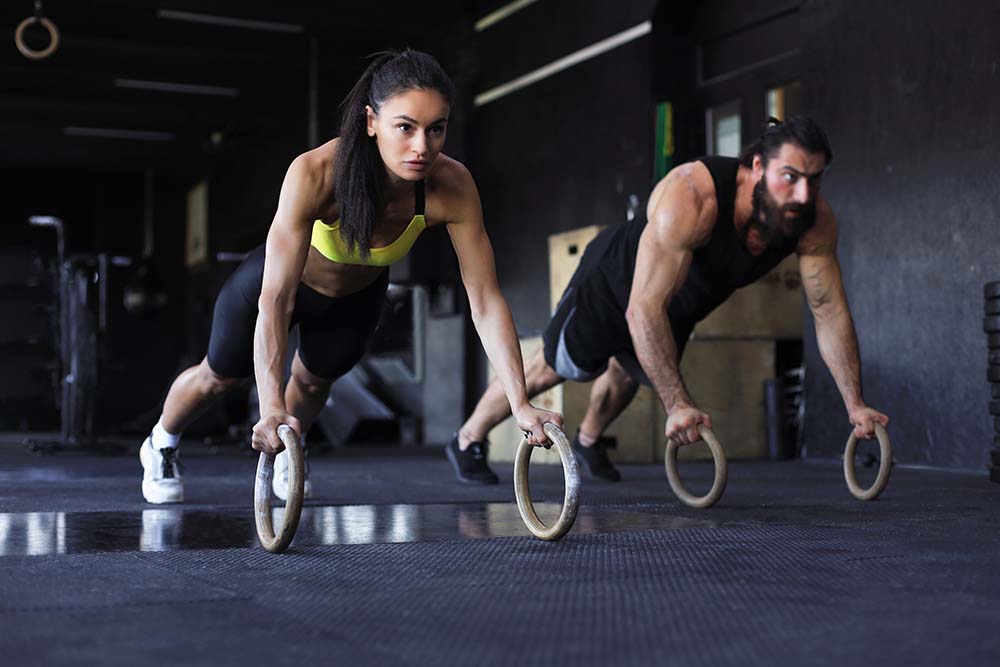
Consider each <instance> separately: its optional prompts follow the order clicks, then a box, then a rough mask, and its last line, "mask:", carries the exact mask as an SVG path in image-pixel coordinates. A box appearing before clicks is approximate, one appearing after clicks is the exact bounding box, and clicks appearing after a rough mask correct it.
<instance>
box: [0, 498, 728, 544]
mask: <svg viewBox="0 0 1000 667" xmlns="http://www.w3.org/2000/svg"><path fill="white" fill-rule="evenodd" d="M559 509H560V506H559V505H558V504H557V503H538V504H537V505H536V510H537V511H538V514H539V517H540V518H541V519H542V521H543V522H548V521H553V520H555V518H556V517H557V516H558V515H559ZM272 512H273V520H274V524H275V525H276V526H277V525H280V523H281V520H282V517H283V512H284V510H283V508H281V507H276V508H274V509H273V510H272ZM715 525H716V524H715V523H714V522H712V521H708V520H702V519H691V518H687V517H678V516H667V515H663V514H659V513H653V512H641V511H634V510H626V509H618V508H607V507H589V508H588V507H584V508H581V510H580V513H579V515H578V516H577V519H576V523H575V524H574V527H573V532H574V534H597V533H616V532H625V531H636V530H653V529H659V530H676V529H682V528H711V527H714V526H715ZM526 535H529V533H528V531H527V529H526V528H525V527H524V523H523V522H522V521H521V517H520V515H519V514H518V511H517V506H516V505H514V504H510V503H462V504H432V505H345V506H327V507H305V508H303V510H302V519H301V522H300V523H299V529H298V533H297V535H296V538H295V541H294V542H293V543H292V546H293V548H294V547H304V546H312V545H334V544H391V543H400V542H441V541H448V540H462V539H488V538H493V537H519V536H526ZM256 546H257V537H256V532H255V529H254V523H253V514H252V513H251V512H249V511H239V510H231V511H214V512H213V511H198V510H184V509H182V508H180V507H163V508H153V509H147V510H143V511H142V512H141V513H138V514H137V513H134V512H26V513H18V514H15V513H11V514H0V556H15V555H18V556H21V555H27V556H47V555H51V554H68V553H101V552H112V551H170V550H176V549H228V548H241V547H256Z"/></svg>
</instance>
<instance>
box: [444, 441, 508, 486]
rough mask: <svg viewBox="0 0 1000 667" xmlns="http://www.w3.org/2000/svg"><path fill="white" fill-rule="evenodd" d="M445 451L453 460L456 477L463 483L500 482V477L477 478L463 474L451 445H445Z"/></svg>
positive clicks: (488, 483) (487, 484) (484, 484)
mask: <svg viewBox="0 0 1000 667" xmlns="http://www.w3.org/2000/svg"><path fill="white" fill-rule="evenodd" d="M444 453H445V456H447V457H448V460H449V461H450V462H451V465H452V468H453V469H454V471H455V477H457V478H458V481H459V482H461V483H462V484H472V485H475V486H489V485H490V484H499V483H500V480H499V479H498V478H495V479H476V478H474V477H464V476H463V475H462V468H461V467H460V466H459V465H458V460H456V459H455V454H454V453H453V452H452V451H451V447H445V448H444Z"/></svg>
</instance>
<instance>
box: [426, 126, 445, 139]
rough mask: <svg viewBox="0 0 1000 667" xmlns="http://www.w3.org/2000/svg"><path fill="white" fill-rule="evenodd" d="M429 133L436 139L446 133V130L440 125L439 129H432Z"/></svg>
mask: <svg viewBox="0 0 1000 667" xmlns="http://www.w3.org/2000/svg"><path fill="white" fill-rule="evenodd" d="M428 133H429V134H431V135H433V136H435V137H436V136H438V135H440V134H443V133H444V128H443V127H441V126H440V125H439V126H437V127H432V128H431V129H430V130H428Z"/></svg>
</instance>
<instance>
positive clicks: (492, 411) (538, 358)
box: [458, 350, 563, 450]
mask: <svg viewBox="0 0 1000 667" xmlns="http://www.w3.org/2000/svg"><path fill="white" fill-rule="evenodd" d="M524 380H525V384H526V389H527V391H528V398H529V399H531V398H534V397H535V396H537V395H538V394H540V393H542V392H543V391H545V390H546V389H551V388H552V387H554V386H556V385H557V384H559V383H560V382H562V381H563V378H562V377H560V375H559V374H558V373H556V372H555V371H554V370H552V368H550V367H549V365H548V363H546V361H545V354H544V353H543V351H542V350H538V352H537V353H536V354H535V355H534V356H533V357H532V358H531V360H530V361H529V362H528V363H527V364H526V365H525V369H524ZM509 416H510V403H509V402H508V401H507V396H506V394H504V391H503V385H502V384H501V383H500V379H499V378H493V381H492V382H490V384H489V386H488V387H487V388H486V392H485V393H484V394H483V396H482V398H480V399H479V403H477V404H476V409H475V410H473V411H472V416H470V417H469V419H468V420H467V421H466V422H465V423H464V424H463V425H462V427H461V428H460V429H459V430H458V443H459V447H460V448H461V449H462V450H465V449H466V448H467V447H468V446H469V443H471V442H482V441H484V440H486V435H487V434H488V433H489V432H490V431H492V430H493V428H494V427H495V426H496V425H497V424H499V423H500V422H502V421H503V420H504V419H506V418H507V417H509Z"/></svg>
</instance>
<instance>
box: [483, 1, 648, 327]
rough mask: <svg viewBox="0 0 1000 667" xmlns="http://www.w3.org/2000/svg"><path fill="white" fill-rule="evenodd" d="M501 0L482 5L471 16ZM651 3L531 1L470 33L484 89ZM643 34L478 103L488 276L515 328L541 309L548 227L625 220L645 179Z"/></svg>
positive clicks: (618, 28)
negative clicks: (492, 270) (495, 279)
mask: <svg viewBox="0 0 1000 667" xmlns="http://www.w3.org/2000/svg"><path fill="white" fill-rule="evenodd" d="M504 4H507V3H503V2H493V3H484V7H483V9H484V10H486V11H483V12H482V14H483V15H486V14H487V13H488V11H489V10H490V9H493V8H495V7H497V6H500V5H504ZM655 5H656V3H655V2H654V1H652V0H649V1H644V2H626V3H616V10H617V11H615V12H608V11H607V5H606V3H604V2H602V1H600V0H585V1H583V2H579V1H577V2H574V1H572V0H546V1H545V2H537V3H535V4H532V5H529V6H527V7H526V8H524V9H522V10H520V11H518V12H516V13H515V14H513V15H511V16H509V17H508V18H506V19H504V20H502V21H500V22H498V23H496V24H494V25H493V26H491V27H489V28H487V29H485V30H482V31H481V32H479V33H478V39H477V49H478V53H479V74H480V76H479V80H478V86H477V91H478V92H484V91H488V90H490V89H492V88H494V87H496V86H500V85H502V84H504V83H507V82H509V81H511V80H513V79H516V78H518V77H521V76H523V75H525V74H528V73H529V72H532V71H534V70H536V69H538V68H541V67H543V66H545V65H548V64H550V63H552V62H553V61H556V60H558V59H560V58H563V57H564V56H567V55H568V54H571V53H573V52H575V51H577V50H580V49H583V48H585V47H588V46H591V45H592V44H594V43H596V42H599V41H601V40H603V39H605V38H608V37H611V36H613V35H615V34H618V33H620V32H622V31H624V30H627V29H629V28H632V27H634V26H636V25H637V24H640V23H643V22H645V21H647V20H649V19H650V17H651V16H652V14H653V9H654V8H655ZM649 71H650V37H649V36H648V35H646V36H643V37H640V38H638V39H636V40H634V41H631V42H629V43H627V44H624V45H622V46H619V47H617V48H615V49H613V50H611V51H608V52H606V53H603V54H601V55H598V56H596V57H594V58H592V59H590V60H586V61H584V62H581V63H579V64H577V65H574V66H572V67H570V68H568V69H565V70H563V71H561V72H558V73H556V74H554V75H552V76H550V77H548V78H545V79H543V80H540V81H538V82H537V83H534V84H532V85H530V86H528V87H526V88H523V89H521V90H518V91H515V92H512V93H510V94H509V95H506V96H504V97H501V98H499V99H497V100H495V101H492V102H489V103H487V104H483V105H481V106H478V107H477V109H476V111H475V114H474V116H473V123H472V128H471V136H470V142H471V147H470V153H471V163H472V170H473V174H474V175H475V176H476V177H477V182H478V184H479V189H480V195H481V197H482V201H483V211H484V215H485V219H486V228H487V231H488V232H489V234H490V240H491V241H492V242H493V249H494V252H495V253H496V259H497V273H498V275H499V278H500V284H501V287H502V289H503V292H504V295H505V296H506V297H507V300H508V302H509V303H510V306H511V309H512V310H513V312H514V320H515V323H516V325H517V329H518V332H519V334H520V335H521V336H529V335H534V334H537V333H538V332H539V331H540V330H541V329H543V328H544V326H545V324H546V323H547V322H548V317H549V295H548V293H547V288H546V287H545V286H547V285H548V283H549V267H548V244H547V239H548V236H549V235H550V234H554V233H557V232H562V231H566V230H570V229H575V228H577V227H584V226H587V225H594V224H602V225H613V224H619V223H622V222H625V220H626V211H627V208H628V204H629V195H636V196H637V197H638V198H639V200H640V204H639V208H640V210H642V207H643V206H644V205H645V198H646V196H647V195H648V193H649V190H650V187H651V178H652V141H653V120H652V116H651V113H652V105H651V101H650V99H651V98H650V84H649V80H650V76H649Z"/></svg>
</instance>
